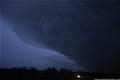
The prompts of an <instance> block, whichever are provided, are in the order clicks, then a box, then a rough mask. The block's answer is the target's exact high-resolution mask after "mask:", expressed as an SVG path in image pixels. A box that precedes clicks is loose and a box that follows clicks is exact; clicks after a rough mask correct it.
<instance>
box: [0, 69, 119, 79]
mask: <svg viewBox="0 0 120 80" xmlns="http://www.w3.org/2000/svg"><path fill="white" fill-rule="evenodd" d="M0 79H2V80H95V79H120V73H115V72H111V73H108V72H81V71H79V72H73V71H72V70H67V69H60V70H57V69H56V68H48V69H45V70H37V69H35V68H25V67H23V68H11V69H3V68H2V69H0Z"/></svg>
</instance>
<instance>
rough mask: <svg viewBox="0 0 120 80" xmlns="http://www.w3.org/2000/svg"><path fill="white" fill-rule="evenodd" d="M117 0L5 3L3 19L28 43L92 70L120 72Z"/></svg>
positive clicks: (119, 12)
mask: <svg viewBox="0 0 120 80" xmlns="http://www.w3.org/2000/svg"><path fill="white" fill-rule="evenodd" d="M119 9H120V6H119V1H118V0H114V1H113V0H109V1H108V0H98V1H96V0H81V1H78V0H74V1H72V0H70V1H68V0H65V1H63V0H62V1H60V0H59V1H53V0H52V1H47V0H46V1H41V0H40V1H38V0H37V1H27V0H26V1H15V2H12V1H10V0H7V1H5V2H3V12H2V13H3V16H4V18H5V19H7V20H8V21H9V22H10V23H12V24H14V25H15V26H13V27H11V28H12V30H13V31H14V32H16V34H17V35H18V36H19V37H20V38H21V39H22V40H23V41H24V42H26V43H29V44H32V45H36V46H39V45H40V44H43V45H45V46H47V47H48V48H49V49H51V50H55V51H58V52H60V53H62V54H64V55H66V56H68V57H70V58H71V59H74V60H75V61H77V62H78V63H79V65H84V67H85V68H86V69H88V70H89V71H119V70H118V69H119V67H120V63H118V62H119V61H120V59H119V57H120V54H119V52H120V36H119V35H120V27H119V26H120V23H119V21H120V15H119V14H120V11H119Z"/></svg>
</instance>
